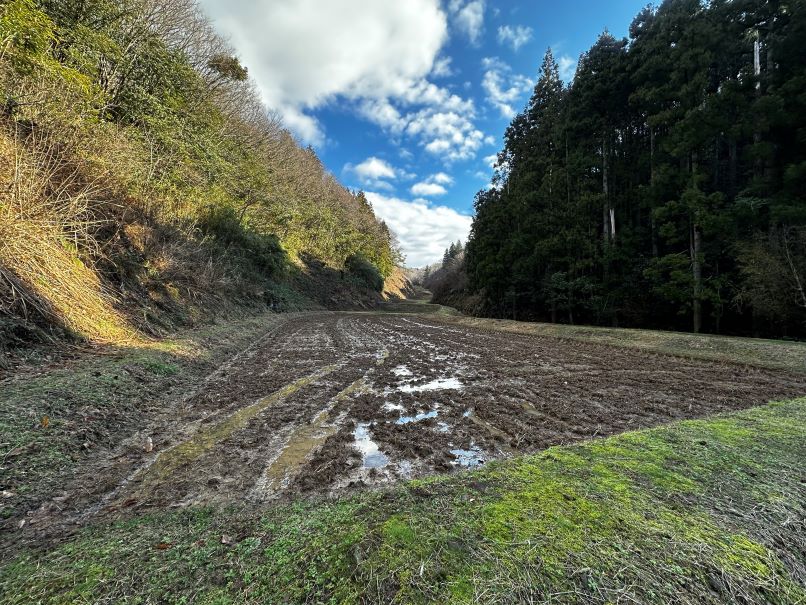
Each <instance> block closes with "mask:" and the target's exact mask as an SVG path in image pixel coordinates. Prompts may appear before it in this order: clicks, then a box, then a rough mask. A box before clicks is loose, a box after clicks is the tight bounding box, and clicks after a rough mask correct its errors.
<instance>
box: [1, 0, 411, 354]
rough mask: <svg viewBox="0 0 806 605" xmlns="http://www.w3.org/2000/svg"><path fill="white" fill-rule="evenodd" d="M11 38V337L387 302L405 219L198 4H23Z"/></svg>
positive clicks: (115, 332) (8, 11)
mask: <svg viewBox="0 0 806 605" xmlns="http://www.w3.org/2000/svg"><path fill="white" fill-rule="evenodd" d="M0 40H2V47H0V95H2V98H3V107H2V111H0V343H5V346H6V347H8V346H9V345H11V346H13V345H14V344H15V343H16V344H19V343H27V342H30V341H31V340H37V339H39V340H42V339H45V340H47V339H52V338H54V337H70V338H79V339H89V340H92V341H98V342H107V343H115V344H122V343H134V342H137V341H138V340H139V339H141V338H143V337H147V336H149V335H156V334H161V333H165V332H166V331H169V330H173V329H175V328H176V327H178V326H181V325H187V324H192V323H196V322H198V321H200V320H207V319H211V318H213V317H217V316H221V315H234V314H235V315H237V314H240V313H243V312H244V311H249V310H252V309H261V308H265V307H266V306H269V307H270V308H272V309H275V310H287V309H300V308H311V307H315V306H324V307H328V308H344V307H356V308H360V307H366V306H369V305H372V304H374V303H375V302H377V301H378V300H380V299H381V291H382V289H383V282H384V280H385V278H387V277H389V276H391V275H392V272H393V270H394V267H395V264H396V263H397V262H399V254H398V252H397V251H396V249H395V246H394V244H393V237H392V235H391V233H390V232H389V230H388V229H387V228H386V225H385V224H383V223H382V222H380V221H378V220H377V218H376V217H375V215H374V213H373V210H372V207H371V206H370V204H369V203H368V201H367V200H366V198H365V197H364V196H363V194H361V193H355V192H352V191H349V190H347V189H346V188H344V187H343V186H342V185H340V184H339V183H338V182H337V181H336V180H335V179H334V178H333V177H332V176H331V175H330V174H329V173H327V172H326V170H325V169H324V167H323V165H322V164H321V162H320V161H319V159H318V158H317V157H316V154H315V152H314V151H313V150H312V149H310V148H302V147H300V146H299V144H298V143H297V142H296V141H295V140H294V139H293V137H292V136H291V135H290V134H289V133H288V132H287V131H286V130H285V129H284V128H283V127H282V124H280V122H279V121H278V119H277V118H276V116H274V115H273V114H271V113H270V112H268V111H267V110H266V109H265V108H264V106H263V105H262V103H261V102H260V100H259V98H258V96H257V93H256V92H255V89H254V87H253V84H252V83H251V81H250V80H249V78H248V74H247V70H246V68H244V67H243V66H241V64H240V62H239V61H238V59H237V57H235V56H234V54H233V51H232V49H231V48H229V47H228V46H227V44H226V43H225V42H224V41H222V40H221V39H220V38H219V37H218V36H216V34H215V33H214V32H213V30H212V27H211V25H210V23H209V22H208V21H207V20H206V18H205V17H204V15H203V14H202V13H201V12H200V11H199V8H198V6H197V5H196V3H195V2H192V1H178V0H122V1H119V2H105V1H102V0H91V1H89V2H69V1H68V2H64V1H61V0H59V1H55V0H41V1H38V2H37V1H34V0H11V1H7V2H2V3H0ZM2 346H3V345H2V344H0V347H2ZM0 357H2V356H1V355H0Z"/></svg>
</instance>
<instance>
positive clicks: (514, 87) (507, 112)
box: [481, 57, 533, 118]
mask: <svg viewBox="0 0 806 605" xmlns="http://www.w3.org/2000/svg"><path fill="white" fill-rule="evenodd" d="M482 67H483V68H484V77H483V79H482V81H481V85H482V87H483V88H484V91H485V92H486V93H487V102H488V103H490V105H492V106H493V107H495V108H497V109H498V111H499V112H501V117H503V118H511V117H513V116H514V115H515V109H514V108H513V107H512V104H513V103H514V102H515V101H517V100H518V99H520V98H521V97H522V96H523V95H524V93H526V92H528V91H529V90H530V89H531V88H532V86H533V83H532V81H531V80H530V79H529V78H527V77H526V76H522V75H519V74H513V73H512V69H511V68H510V67H509V65H507V64H506V63H504V62H503V61H501V60H500V59H498V58H496V57H487V58H485V59H484V60H483V61H482Z"/></svg>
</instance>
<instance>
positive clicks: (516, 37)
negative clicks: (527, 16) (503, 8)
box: [498, 25, 532, 52]
mask: <svg viewBox="0 0 806 605" xmlns="http://www.w3.org/2000/svg"><path fill="white" fill-rule="evenodd" d="M531 39H532V28H531V27H525V26H523V25H516V26H515V27H512V26H511V25H502V26H501V27H499V28H498V43H499V44H509V45H510V46H511V47H512V50H514V51H515V52H517V51H518V49H519V48H520V47H521V46H523V45H524V44H526V43H527V42H528V41H529V40H531Z"/></svg>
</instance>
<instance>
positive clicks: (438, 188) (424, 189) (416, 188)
mask: <svg viewBox="0 0 806 605" xmlns="http://www.w3.org/2000/svg"><path fill="white" fill-rule="evenodd" d="M411 192H412V193H413V194H414V195H420V196H423V197H432V196H436V195H445V194H446V193H448V190H447V189H445V187H443V186H442V185H439V184H437V183H425V182H423V183H415V184H414V185H412V187H411Z"/></svg>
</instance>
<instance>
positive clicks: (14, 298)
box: [0, 135, 139, 344]
mask: <svg viewBox="0 0 806 605" xmlns="http://www.w3.org/2000/svg"><path fill="white" fill-rule="evenodd" d="M30 136H33V135H30ZM31 150H33V151H31ZM98 193H99V188H98V186H97V184H95V183H93V182H86V181H84V180H83V176H82V174H81V172H80V170H79V168H78V167H77V166H76V165H75V164H74V163H71V162H69V161H67V160H66V159H65V158H64V156H63V152H62V151H61V149H60V148H59V147H57V146H56V145H54V144H51V143H50V142H49V141H47V140H39V141H36V142H35V144H33V145H30V146H25V147H24V146H23V145H22V144H20V143H18V142H17V141H15V140H14V139H13V138H11V137H8V136H6V135H2V136H0V310H3V307H6V311H10V309H11V308H16V309H17V310H18V312H20V311H21V313H22V315H23V316H24V317H26V318H30V317H35V316H40V317H42V318H45V319H48V320H51V321H55V322H57V323H59V324H61V325H64V326H65V327H67V328H69V329H70V330H72V331H73V332H75V333H77V334H80V335H82V336H84V337H85V338H87V339H90V340H93V341H99V342H108V343H117V344H124V343H131V342H133V341H136V340H139V337H138V335H137V333H136V332H135V331H134V330H133V329H132V328H131V327H130V326H129V324H128V322H127V320H126V318H125V317H124V316H123V315H122V314H121V313H120V312H118V311H117V310H116V309H115V300H114V299H113V297H112V296H111V295H109V294H108V293H107V292H105V291H104V288H103V285H102V283H101V281H100V280H99V278H98V275H97V274H96V272H95V271H94V270H93V269H92V268H91V267H88V266H86V265H85V264H84V262H82V260H81V259H80V258H79V254H78V251H79V249H82V250H93V247H94V241H93V240H92V237H91V236H90V229H91V227H92V226H93V225H94V224H97V223H98V218H97V217H96V216H95V215H94V212H93V206H94V205H95V196H97V195H98Z"/></svg>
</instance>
